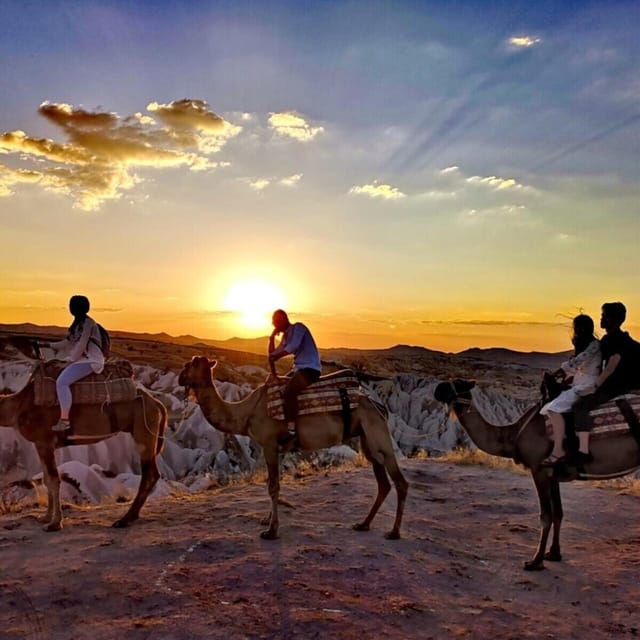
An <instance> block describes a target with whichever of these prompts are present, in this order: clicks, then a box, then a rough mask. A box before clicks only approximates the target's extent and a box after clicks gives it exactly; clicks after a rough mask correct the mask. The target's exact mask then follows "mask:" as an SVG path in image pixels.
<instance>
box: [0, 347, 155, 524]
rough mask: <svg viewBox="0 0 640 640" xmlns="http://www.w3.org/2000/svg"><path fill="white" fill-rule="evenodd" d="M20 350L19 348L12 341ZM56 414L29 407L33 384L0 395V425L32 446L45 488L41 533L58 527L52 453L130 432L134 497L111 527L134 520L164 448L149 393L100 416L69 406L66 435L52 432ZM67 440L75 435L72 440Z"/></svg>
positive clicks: (97, 410)
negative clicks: (136, 466) (135, 468)
mask: <svg viewBox="0 0 640 640" xmlns="http://www.w3.org/2000/svg"><path fill="white" fill-rule="evenodd" d="M14 346H16V347H17V348H19V349H21V348H22V347H23V346H24V345H23V344H22V343H21V342H18V341H14ZM59 416H60V409H59V407H58V406H54V407H39V406H36V405H35V404H34V390H33V380H29V382H28V383H27V385H26V386H25V387H24V388H23V389H21V390H20V391H18V392H16V393H10V394H4V395H1V394H0V425H2V426H5V427H13V428H14V429H17V430H18V431H19V432H20V433H21V434H22V436H24V437H25V438H26V439H27V440H29V441H31V442H33V443H34V445H35V447H36V451H37V452H38V456H39V457H40V462H41V464H42V470H43V475H44V483H45V486H46V487H47V495H48V501H47V513H46V515H45V516H44V517H43V518H42V519H41V520H42V522H43V523H44V530H45V531H58V530H59V529H61V528H62V510H61V508H60V476H59V474H58V468H57V466H56V462H55V456H54V452H55V450H56V449H57V448H59V447H67V446H69V445H77V444H94V443H96V442H100V441H101V440H104V439H105V438H108V437H110V436H112V435H114V434H115V433H117V432H119V431H124V432H127V433H130V434H131V436H132V437H133V440H134V441H135V444H136V449H137V451H138V452H139V454H140V463H141V469H142V474H141V475H142V477H141V479H140V486H139V487H138V493H137V494H136V497H135V498H134V500H133V502H132V503H131V506H130V507H129V510H128V511H127V513H126V514H125V515H124V516H123V517H122V518H120V519H119V520H116V521H115V522H114V523H113V526H114V527H126V526H127V525H129V524H130V523H131V522H133V521H134V520H137V519H138V516H139V514H140V509H141V508H142V506H143V505H144V503H145V501H146V499H147V497H148V496H149V493H151V491H152V489H153V487H154V486H155V484H156V482H157V481H158V478H159V477H160V473H159V471H158V467H157V466H156V456H157V455H158V454H159V453H160V451H161V450H162V445H163V444H164V430H165V427H166V424H167V411H166V409H165V407H164V405H163V404H162V403H161V402H158V401H157V400H156V399H155V398H153V397H152V396H151V395H150V394H149V393H147V392H146V391H144V390H142V389H138V393H137V397H136V398H135V400H132V401H131V402H119V403H113V404H111V405H109V406H108V407H107V408H106V409H105V411H104V412H103V411H102V408H101V406H99V405H89V404H85V405H75V406H73V407H71V414H70V418H71V426H72V430H71V433H69V432H56V431H52V430H51V427H52V426H53V425H54V424H55V423H56V422H57V421H58V418H59ZM73 436H80V438H78V439H72V437H73Z"/></svg>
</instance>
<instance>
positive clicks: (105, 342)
mask: <svg viewBox="0 0 640 640" xmlns="http://www.w3.org/2000/svg"><path fill="white" fill-rule="evenodd" d="M96 325H98V331H99V332H100V344H98V341H97V340H95V339H94V338H91V341H92V342H93V343H94V344H97V345H98V347H100V351H102V355H103V356H104V359H105V360H106V359H107V358H108V357H109V355H110V354H111V336H110V335H109V332H108V331H107V330H106V329H105V328H104V327H103V326H102V325H101V324H100V323H98V322H96Z"/></svg>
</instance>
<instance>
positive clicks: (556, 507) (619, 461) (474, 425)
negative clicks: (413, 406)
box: [434, 380, 640, 571]
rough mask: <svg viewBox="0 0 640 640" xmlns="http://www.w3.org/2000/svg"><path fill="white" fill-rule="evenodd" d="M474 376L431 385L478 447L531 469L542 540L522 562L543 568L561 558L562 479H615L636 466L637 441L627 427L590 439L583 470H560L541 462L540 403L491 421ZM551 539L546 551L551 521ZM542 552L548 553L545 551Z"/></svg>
mask: <svg viewBox="0 0 640 640" xmlns="http://www.w3.org/2000/svg"><path fill="white" fill-rule="evenodd" d="M474 386H475V382H473V381H465V380H455V381H453V382H442V383H440V384H439V385H438V386H437V387H436V390H435V393H434V395H435V398H436V400H438V401H440V402H443V403H445V404H447V405H449V406H450V407H451V408H452V410H453V412H454V414H455V415H456V417H457V418H458V420H459V421H460V423H461V424H462V426H463V427H464V429H465V430H466V432H467V433H468V434H469V437H470V438H471V439H472V440H473V442H474V443H475V444H476V445H477V446H478V448H480V449H482V450H483V451H486V452H487V453H490V454H491V455H494V456H500V457H502V458H513V459H515V460H516V461H517V462H520V463H522V464H523V465H524V466H525V467H527V468H528V469H529V470H530V471H531V476H532V478H533V482H534V484H535V487H536V491H537V492H538V500H539V502H540V526H541V530H540V540H539V542H538V547H537V549H536V552H535V554H534V556H533V558H532V559H531V560H529V561H528V562H525V563H524V568H525V569H526V570H527V571H536V570H540V569H543V568H544V560H550V561H554V562H559V561H560V560H562V554H561V553H560V525H561V523H562V515H563V512H562V499H561V496H560V482H571V481H572V480H604V479H610V478H618V477H620V476H624V475H626V474H628V473H631V472H632V471H635V470H636V469H637V468H638V467H639V466H640V446H639V444H638V442H637V441H636V440H635V438H634V437H633V436H632V435H631V433H630V432H627V433H625V434H621V435H619V436H615V437H607V438H602V439H594V438H592V441H591V452H592V454H593V461H592V462H590V463H588V464H587V465H585V466H584V467H583V468H581V469H577V468H576V467H566V468H565V472H564V473H562V475H558V474H557V473H556V472H555V471H554V470H553V469H550V468H548V467H542V466H540V463H541V462H542V461H543V460H544V458H545V457H546V456H547V455H548V454H549V451H550V449H551V446H552V442H551V440H550V439H549V438H548V436H547V432H546V426H545V421H544V418H543V416H541V415H540V414H539V413H538V411H539V409H540V405H539V404H538V405H535V406H533V407H531V408H530V409H529V410H528V411H527V412H526V413H525V414H524V415H523V416H521V417H520V418H519V419H518V420H516V422H514V423H513V424H509V425H505V426H496V425H492V424H489V423H488V422H487V421H486V420H485V419H484V418H483V417H482V416H481V415H480V413H479V412H478V410H477V409H476V407H475V406H474V404H473V400H472V399H471V389H472V388H473V387H474ZM552 524H553V539H552V542H551V547H550V548H549V551H546V547H547V541H548V538H549V533H550V529H551V525H552ZM545 551H546V552H545Z"/></svg>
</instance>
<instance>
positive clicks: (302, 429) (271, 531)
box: [178, 356, 408, 540]
mask: <svg viewBox="0 0 640 640" xmlns="http://www.w3.org/2000/svg"><path fill="white" fill-rule="evenodd" d="M215 366H216V362H215V361H210V360H208V359H207V358H206V357H204V356H196V357H194V358H192V359H191V362H187V363H186V364H185V366H184V368H183V369H182V371H181V373H180V376H179V378H178V381H179V383H180V384H181V385H182V386H184V387H185V388H186V390H187V393H190V391H193V393H194V394H195V397H196V400H197V402H198V404H199V405H200V409H201V410H202V413H203V414H204V416H205V418H206V419H207V421H208V422H209V423H210V424H211V425H212V426H213V427H215V428H216V429H218V430H220V431H222V432H224V433H233V434H237V435H247V436H250V437H251V438H252V439H253V440H255V441H256V442H257V443H258V444H259V445H261V446H262V449H263V452H264V457H265V461H266V464H267V471H268V489H269V496H270V498H271V514H270V516H269V528H268V529H266V530H265V531H263V532H262V533H261V534H260V535H261V537H262V538H265V539H267V540H273V539H275V538H277V537H278V498H279V494H280V464H279V454H280V451H279V446H278V436H279V434H282V432H283V430H285V431H286V429H285V427H284V425H283V423H282V422H279V421H277V420H273V419H272V418H270V417H269V416H268V415H267V388H266V386H265V385H261V386H259V387H258V388H257V389H256V390H254V391H253V392H252V393H251V394H250V395H249V396H248V397H247V398H245V399H244V400H242V401H241V402H225V401H224V400H223V399H222V398H221V397H220V395H219V394H218V392H217V390H216V388H215V386H214V384H213V380H212V373H213V369H214V367H215ZM297 430H298V437H299V441H300V448H301V449H303V450H307V451H314V450H316V449H324V448H326V447H332V446H335V445H338V444H340V443H342V442H343V440H344V432H343V430H344V424H343V420H342V416H341V415H340V414H339V413H318V414H313V415H305V416H300V417H299V419H298V424H297ZM350 434H351V435H350V437H359V438H360V444H361V449H362V452H363V453H364V455H365V456H366V458H367V460H369V461H370V462H371V464H372V465H373V472H374V474H375V478H376V481H377V483H378V495H377V496H376V499H375V501H374V503H373V506H372V507H371V510H370V511H369V514H368V515H367V517H366V518H365V519H364V520H363V521H362V522H360V523H358V524H356V525H354V526H353V528H354V529H355V530H356V531H368V530H369V525H370V524H371V521H372V520H373V518H374V516H375V515H376V513H377V512H378V509H379V508H380V505H381V504H382V503H383V502H384V499H385V498H386V496H387V494H388V493H389V491H390V490H391V484H390V482H389V479H388V477H387V472H388V474H389V475H390V476H391V479H392V480H393V483H394V484H395V487H396V493H397V508H396V517H395V521H394V523H393V528H392V529H391V531H389V532H388V533H387V534H386V536H385V537H386V538H389V539H397V538H399V537H400V523H401V521H402V513H403V510H404V503H405V500H406V497H407V489H408V483H407V481H406V480H405V479H404V476H403V475H402V472H401V471H400V468H399V467H398V462H397V460H396V456H395V454H394V451H393V445H392V442H391V436H390V434H389V429H388V427H387V423H386V420H385V419H384V417H383V416H382V414H381V413H380V411H379V410H378V409H377V408H376V406H375V405H374V404H373V402H371V400H369V398H367V397H366V396H362V397H361V399H360V403H359V406H358V407H357V408H356V409H352V410H351V431H350Z"/></svg>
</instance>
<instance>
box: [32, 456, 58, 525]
mask: <svg viewBox="0 0 640 640" xmlns="http://www.w3.org/2000/svg"><path fill="white" fill-rule="evenodd" d="M37 451H38V456H39V457H40V463H41V464H42V474H43V480H44V484H45V486H46V487H47V513H46V515H45V516H44V518H42V520H41V522H43V523H44V527H43V530H44V531H59V530H60V529H62V509H61V508H60V475H59V474H58V467H57V466H56V459H55V450H54V449H53V447H46V446H42V447H37Z"/></svg>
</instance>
